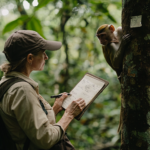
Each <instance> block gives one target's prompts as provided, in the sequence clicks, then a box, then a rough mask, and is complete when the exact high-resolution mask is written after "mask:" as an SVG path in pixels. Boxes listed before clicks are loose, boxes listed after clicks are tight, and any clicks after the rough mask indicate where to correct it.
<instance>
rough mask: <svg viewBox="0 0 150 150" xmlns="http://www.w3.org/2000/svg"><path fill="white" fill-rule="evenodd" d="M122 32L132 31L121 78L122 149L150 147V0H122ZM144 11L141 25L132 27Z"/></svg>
mask: <svg viewBox="0 0 150 150" xmlns="http://www.w3.org/2000/svg"><path fill="white" fill-rule="evenodd" d="M122 2H123V11H122V28H123V34H124V35H125V34H131V35H132V40H131V42H130V43H129V45H128V48H127V49H126V54H125V57H124V62H123V72H122V80H121V88H122V111H121V116H122V117H121V118H122V120H121V122H122V127H121V135H122V140H121V150H150V0H122ZM139 15H142V22H141V23H142V27H136V28H130V21H131V16H139Z"/></svg>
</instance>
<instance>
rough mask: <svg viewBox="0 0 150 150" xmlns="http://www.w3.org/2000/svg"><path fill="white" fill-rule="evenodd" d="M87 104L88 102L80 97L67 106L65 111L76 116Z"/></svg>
mask: <svg viewBox="0 0 150 150" xmlns="http://www.w3.org/2000/svg"><path fill="white" fill-rule="evenodd" d="M85 106H86V103H85V101H84V99H82V98H79V99H77V100H74V101H72V103H71V104H70V105H69V106H68V107H67V109H66V111H65V112H66V113H68V115H70V116H72V117H73V118H74V117H76V116H78V115H79V114H80V113H81V111H82V110H83V109H84V108H85Z"/></svg>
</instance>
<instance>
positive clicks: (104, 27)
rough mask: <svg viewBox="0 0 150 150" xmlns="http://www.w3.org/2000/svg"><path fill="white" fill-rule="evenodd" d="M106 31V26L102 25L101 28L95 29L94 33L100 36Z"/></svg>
mask: <svg viewBox="0 0 150 150" xmlns="http://www.w3.org/2000/svg"><path fill="white" fill-rule="evenodd" d="M106 29H108V24H103V25H101V26H100V27H99V28H98V29H97V31H96V33H97V34H100V33H102V32H103V31H105V30H106Z"/></svg>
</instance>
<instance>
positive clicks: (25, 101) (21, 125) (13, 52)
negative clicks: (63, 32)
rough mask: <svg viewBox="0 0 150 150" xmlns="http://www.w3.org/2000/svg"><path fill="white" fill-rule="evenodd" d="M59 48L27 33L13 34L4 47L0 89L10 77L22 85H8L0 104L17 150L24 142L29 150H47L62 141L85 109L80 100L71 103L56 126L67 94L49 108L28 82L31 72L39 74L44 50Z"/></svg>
mask: <svg viewBox="0 0 150 150" xmlns="http://www.w3.org/2000/svg"><path fill="white" fill-rule="evenodd" d="M60 47H61V43H60V42H56V41H47V40H45V39H43V38H42V37H41V36H40V35H39V34H38V33H37V32H34V31H30V30H19V31H16V32H14V33H13V34H12V35H11V36H10V37H9V38H8V39H7V41H6V43H5V47H4V51H3V52H4V54H5V56H6V58H7V60H8V61H9V64H4V65H2V66H1V70H2V71H4V73H5V75H4V76H3V77H2V79H1V81H0V85H2V84H3V83H4V82H5V81H8V80H9V79H12V78H14V77H19V78H21V79H23V80H24V81H25V82H18V83H15V84H14V85H12V86H11V87H10V88H9V89H8V91H7V92H6V93H5V95H4V96H3V99H2V102H1V103H0V115H1V117H2V119H3V121H4V123H5V125H6V127H7V130H8V131H9V133H10V135H11V137H12V139H13V141H14V142H15V144H16V147H17V150H23V147H24V144H25V142H26V139H28V138H29V140H30V144H29V148H28V149H29V150H39V149H50V148H51V147H53V146H54V145H56V144H57V143H58V142H59V141H60V140H61V139H62V138H63V137H64V133H65V131H66V129H67V127H68V125H69V124H70V122H71V121H72V120H73V118H74V117H76V116H77V115H78V114H79V113H80V112H81V111H82V110H83V108H84V107H85V102H84V100H83V99H78V100H75V101H73V102H72V103H71V104H70V105H69V106H68V108H67V109H66V110H65V112H64V115H63V116H62V118H61V119H60V120H59V121H58V122H57V123H56V120H55V116H56V115H57V113H58V112H60V111H61V110H62V103H63V101H64V99H65V98H66V97H67V94H66V93H63V94H62V96H61V97H60V98H57V99H56V101H55V103H54V105H53V107H51V106H50V105H49V104H48V103H47V102H46V100H44V98H43V97H42V96H41V95H40V94H39V92H38V91H39V89H38V84H37V83H36V82H35V81H33V80H32V79H31V78H29V76H30V73H31V72H32V71H33V70H38V71H41V70H43V68H44V64H45V61H46V60H47V59H48V57H47V55H46V53H45V50H51V51H53V50H57V49H59V48H60ZM41 102H42V105H44V109H46V114H45V112H44V111H43V109H42V105H41V104H40V103H41Z"/></svg>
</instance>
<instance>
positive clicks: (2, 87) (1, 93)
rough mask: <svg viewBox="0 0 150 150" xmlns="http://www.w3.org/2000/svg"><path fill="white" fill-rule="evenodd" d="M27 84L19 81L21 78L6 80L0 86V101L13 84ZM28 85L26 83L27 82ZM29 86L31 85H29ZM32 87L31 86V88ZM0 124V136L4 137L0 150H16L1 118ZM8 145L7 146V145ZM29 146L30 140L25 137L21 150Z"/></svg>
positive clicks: (25, 149)
mask: <svg viewBox="0 0 150 150" xmlns="http://www.w3.org/2000/svg"><path fill="white" fill-rule="evenodd" d="M22 81H23V82H27V81H25V80H23V79H21V78H18V77H14V78H12V79H9V80H7V81H5V82H4V83H2V84H1V85H0V101H2V99H3V96H4V94H5V93H6V92H7V90H8V89H9V88H10V87H11V86H12V85H13V84H15V83H18V82H22ZM27 83H28V82H27ZM30 85H31V84H30ZM31 86H32V85H31ZM32 87H33V86H32ZM0 124H1V127H2V129H1V130H2V136H3V137H4V139H3V140H4V143H2V145H3V146H2V147H3V148H2V149H5V150H7V149H9V146H11V149H12V150H17V148H16V145H15V143H14V142H13V140H12V138H11V137H10V135H9V133H8V131H7V129H6V126H5V124H4V122H3V120H2V118H1V117H0ZM8 137H9V142H8V139H7V138H8ZM8 143H9V144H8ZM29 144H30V140H29V138H28V137H27V139H26V141H25V143H24V147H23V150H27V149H28V147H29Z"/></svg>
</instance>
